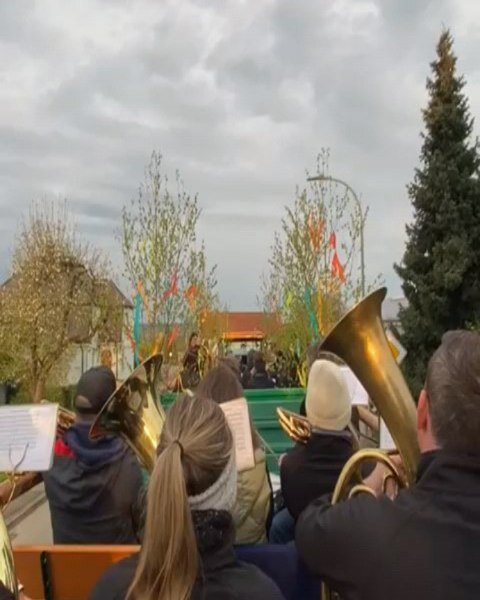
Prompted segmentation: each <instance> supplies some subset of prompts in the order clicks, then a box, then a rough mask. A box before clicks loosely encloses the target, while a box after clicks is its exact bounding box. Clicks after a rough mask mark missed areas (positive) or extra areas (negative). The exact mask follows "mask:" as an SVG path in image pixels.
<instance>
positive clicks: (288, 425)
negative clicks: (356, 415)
mask: <svg viewBox="0 0 480 600" xmlns="http://www.w3.org/2000/svg"><path fill="white" fill-rule="evenodd" d="M277 418H278V422H279V423H280V426H281V428H282V429H283V431H284V432H285V433H286V434H287V435H288V437H289V438H291V439H292V440H294V441H295V442H300V443H301V444H306V443H307V442H308V439H309V438H310V436H311V435H312V426H311V425H310V422H309V420H308V419H307V418H306V417H302V416H301V415H298V414H297V413H294V412H292V411H291V410H287V409H286V408H282V407H280V406H277ZM348 429H349V431H350V435H351V436H352V446H353V449H354V451H357V450H358V449H359V448H360V439H359V436H358V432H357V430H356V429H355V426H354V425H353V423H349V424H348Z"/></svg>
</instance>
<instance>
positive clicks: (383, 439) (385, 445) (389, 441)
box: [380, 419, 396, 450]
mask: <svg viewBox="0 0 480 600" xmlns="http://www.w3.org/2000/svg"><path fill="white" fill-rule="evenodd" d="M380 448H381V449H382V450H395V449H396V446H395V442H394V441H393V438H392V435H391V433H390V431H389V430H388V427H387V426H386V424H385V421H384V420H383V419H380Z"/></svg>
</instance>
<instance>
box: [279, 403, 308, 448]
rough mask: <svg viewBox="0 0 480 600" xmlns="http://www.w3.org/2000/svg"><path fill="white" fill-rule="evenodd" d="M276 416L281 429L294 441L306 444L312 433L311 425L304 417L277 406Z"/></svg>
mask: <svg viewBox="0 0 480 600" xmlns="http://www.w3.org/2000/svg"><path fill="white" fill-rule="evenodd" d="M277 418H278V422H279V423H280V426H281V428H282V429H283V431H284V432H285V433H286V434H287V435H288V437H289V438H291V439H292V440H294V441H295V442H300V443H301V444H306V443H307V441H308V438H309V437H310V436H311V435H312V426H311V425H310V423H309V421H308V419H307V418H306V417H302V416H301V415H297V413H294V412H292V411H291V410H287V409H286V408H281V407H280V406H277Z"/></svg>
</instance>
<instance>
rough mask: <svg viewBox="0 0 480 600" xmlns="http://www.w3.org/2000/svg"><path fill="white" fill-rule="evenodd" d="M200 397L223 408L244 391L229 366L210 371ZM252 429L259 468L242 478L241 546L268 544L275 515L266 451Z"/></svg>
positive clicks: (236, 511)
mask: <svg viewBox="0 0 480 600" xmlns="http://www.w3.org/2000/svg"><path fill="white" fill-rule="evenodd" d="M196 396H197V398H208V399H210V400H213V401H214V402H217V403H218V404H222V403H223V402H228V401H230V400H235V399H237V398H243V389H242V386H241V384H240V381H239V379H238V376H237V375H236V374H235V373H234V371H233V370H232V369H231V368H230V367H229V366H227V365H226V364H220V365H219V366H217V367H214V368H213V369H211V370H210V371H208V373H207V374H206V375H205V377H204V378H203V379H202V381H201V382H200V384H199V385H198V387H197V390H196ZM251 428H252V441H253V448H254V453H255V467H254V468H253V469H249V470H248V471H242V473H239V474H238V477H237V500H236V502H235V506H234V507H233V509H232V516H233V522H234V524H235V532H236V533H235V543H237V544H260V543H263V542H266V541H267V530H268V527H269V521H270V518H271V513H272V489H271V486H270V479H269V476H268V469H267V461H266V456H265V451H264V449H263V444H262V440H261V438H260V436H259V435H258V433H257V431H256V430H255V427H254V426H253V424H252V426H251Z"/></svg>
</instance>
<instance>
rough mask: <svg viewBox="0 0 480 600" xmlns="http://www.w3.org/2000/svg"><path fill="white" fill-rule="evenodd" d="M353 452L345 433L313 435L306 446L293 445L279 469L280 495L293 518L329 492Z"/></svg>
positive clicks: (348, 435)
mask: <svg viewBox="0 0 480 600" xmlns="http://www.w3.org/2000/svg"><path fill="white" fill-rule="evenodd" d="M352 453H353V448H352V439H351V436H350V434H349V433H348V432H346V431H345V432H344V431H342V432H338V433H336V432H333V433H331V434H330V433H313V434H312V435H311V436H310V439H309V440H308V442H307V443H306V444H301V443H297V444H296V445H295V446H294V447H293V448H292V449H291V450H289V452H288V453H287V455H286V456H285V457H284V458H283V460H282V464H281V467H280V481H281V486H282V494H283V498H284V500H285V505H286V506H287V508H288V510H289V512H290V514H291V515H292V516H293V518H294V519H297V518H298V517H299V515H300V513H301V512H302V510H303V509H304V508H305V507H306V506H307V505H308V504H309V503H310V502H312V500H316V499H317V498H319V497H320V496H322V495H323V494H326V493H330V492H333V488H334V487H335V483H336V482H337V479H338V476H339V475H340V472H341V470H342V468H343V466H344V465H345V463H346V462H347V460H348V459H349V458H350V456H351V455H352Z"/></svg>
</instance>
